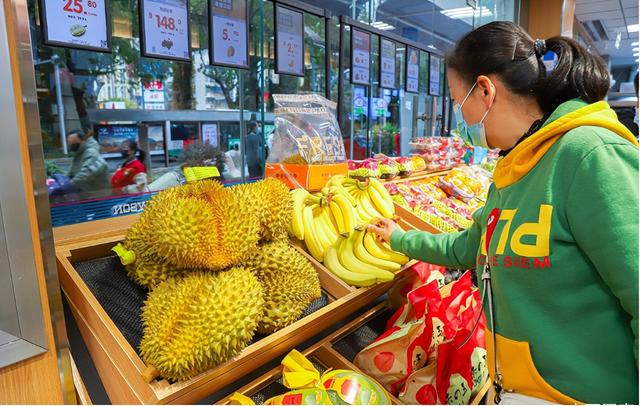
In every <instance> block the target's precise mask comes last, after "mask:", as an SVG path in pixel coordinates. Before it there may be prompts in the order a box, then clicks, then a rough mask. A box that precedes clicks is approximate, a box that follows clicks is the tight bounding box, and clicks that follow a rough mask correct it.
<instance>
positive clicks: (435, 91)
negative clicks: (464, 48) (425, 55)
mask: <svg viewBox="0 0 640 406" xmlns="http://www.w3.org/2000/svg"><path fill="white" fill-rule="evenodd" d="M441 63H442V59H441V58H440V57H438V56H435V55H433V54H429V95H430V96H440V95H441V92H440V65H441Z"/></svg>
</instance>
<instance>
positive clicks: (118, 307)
mask: <svg viewBox="0 0 640 406" xmlns="http://www.w3.org/2000/svg"><path fill="white" fill-rule="evenodd" d="M73 265H74V267H75V269H76V272H78V275H80V277H81V278H82V280H83V281H84V283H85V284H86V285H87V287H88V288H89V290H91V293H93V295H94V296H95V297H96V299H97V300H98V302H99V303H100V305H101V306H102V307H103V308H104V310H105V311H106V312H107V314H108V315H109V317H110V318H111V320H112V321H113V322H114V324H115V325H116V327H117V328H118V330H120V332H122V335H123V336H124V337H125V338H126V340H127V341H128V342H129V344H130V345H131V347H133V348H134V349H135V350H136V351H138V348H139V345H140V341H141V340H142V335H143V325H142V319H141V310H142V306H143V305H144V301H145V300H146V298H147V294H148V292H147V290H146V289H144V288H143V287H141V286H139V285H137V284H136V283H134V282H133V281H132V280H131V279H129V277H128V276H127V272H126V271H125V269H124V266H122V264H121V263H120V260H119V258H118V256H117V255H110V256H107V257H103V258H97V259H90V260H87V261H79V262H75V263H74V264H73ZM328 303H329V297H328V296H327V295H326V294H325V293H324V292H322V295H321V296H320V298H318V299H316V300H314V301H313V302H312V303H311V304H310V305H309V307H307V309H306V310H305V311H304V313H303V314H302V316H301V317H306V316H308V315H310V314H312V313H314V312H316V311H318V310H320V309H321V308H323V307H324V306H326V305H327V304H328ZM265 337H266V336H264V335H259V334H256V336H255V337H254V338H253V340H252V341H251V343H255V342H257V341H259V340H261V339H262V338H265Z"/></svg>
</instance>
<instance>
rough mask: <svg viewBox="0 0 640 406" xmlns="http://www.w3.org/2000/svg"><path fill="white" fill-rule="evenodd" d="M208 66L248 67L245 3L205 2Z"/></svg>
mask: <svg viewBox="0 0 640 406" xmlns="http://www.w3.org/2000/svg"><path fill="white" fill-rule="evenodd" d="M209 11H210V12H209V16H210V18H211V23H210V24H209V29H210V33H209V44H210V45H209V47H210V49H209V54H210V63H211V64H212V65H220V66H228V67H232V68H248V67H249V43H248V38H249V35H248V25H247V0H209Z"/></svg>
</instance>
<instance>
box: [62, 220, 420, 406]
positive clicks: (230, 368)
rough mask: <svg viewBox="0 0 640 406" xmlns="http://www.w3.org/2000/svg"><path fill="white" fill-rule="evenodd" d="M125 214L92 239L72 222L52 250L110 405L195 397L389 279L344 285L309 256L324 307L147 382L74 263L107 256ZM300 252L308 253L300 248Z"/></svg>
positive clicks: (361, 302)
mask: <svg viewBox="0 0 640 406" xmlns="http://www.w3.org/2000/svg"><path fill="white" fill-rule="evenodd" d="M129 217H130V218H127V219H126V220H123V219H122V218H119V219H117V221H113V222H110V221H108V220H107V221H103V222H101V226H102V227H101V229H100V230H101V231H100V232H99V233H97V234H96V235H95V237H94V238H91V236H90V235H89V233H88V232H86V231H85V232H79V233H76V232H75V231H74V230H73V227H69V228H66V229H65V230H59V231H58V233H57V235H56V237H57V238H58V241H60V242H61V243H60V245H59V246H58V247H57V250H56V258H57V264H58V273H59V277H60V281H61V285H62V290H63V293H64V295H65V296H66V298H67V301H68V303H69V307H70V309H71V312H72V313H73V316H74V318H75V320H76V322H77V324H78V327H79V329H80V333H81V334H82V337H83V339H84V341H85V343H86V345H87V348H88V350H89V353H90V355H91V357H92V359H93V361H94V364H95V366H96V369H97V371H98V374H99V375H100V378H101V380H102V383H103V385H104V387H105V390H106V392H107V394H108V395H109V398H110V400H111V402H113V403H114V404H115V403H127V404H142V403H145V404H147V403H175V404H185V403H194V402H197V401H199V400H201V399H203V398H204V397H206V396H208V395H210V394H212V393H214V392H216V391H218V390H220V389H222V388H224V387H225V386H227V385H229V384H231V383H233V382H235V381H236V380H238V379H239V378H241V377H242V376H244V375H247V374H248V373H250V372H252V371H253V370H255V369H256V368H258V367H260V366H262V365H264V364H265V363H267V362H269V361H271V360H273V359H275V358H276V357H278V356H280V355H282V354H284V353H287V352H288V351H290V350H291V349H292V348H294V347H295V346H297V345H299V344H301V343H303V342H304V341H306V340H308V339H310V338H311V337H313V336H315V335H316V334H318V333H320V332H322V331H323V330H324V329H325V328H327V327H328V326H330V325H332V324H334V323H336V322H338V321H340V320H343V319H345V318H347V317H348V316H349V315H351V314H353V313H354V312H356V311H357V310H358V309H360V308H362V307H364V306H366V305H367V304H368V303H371V302H372V301H373V300H375V299H376V298H378V297H380V296H381V295H382V294H384V293H385V292H386V291H388V290H389V289H390V288H391V286H392V284H393V282H388V283H384V284H377V285H373V286H371V287H368V288H355V287H352V286H349V285H347V284H345V283H344V282H343V281H342V280H340V279H338V278H337V277H336V276H334V275H333V274H332V273H331V272H330V271H329V270H327V269H326V268H325V267H324V266H323V265H322V264H320V263H319V262H317V261H315V260H313V261H311V262H312V264H313V266H314V267H315V269H316V270H317V272H318V276H319V279H320V283H321V286H322V289H323V291H324V292H325V293H326V294H327V295H328V296H329V297H330V298H329V303H328V304H327V305H326V306H324V307H322V308H321V309H319V310H317V311H316V312H314V313H312V314H310V315H309V316H307V317H304V318H302V319H301V320H299V321H297V322H296V323H294V324H292V325H290V326H288V327H286V328H284V329H282V330H280V331H277V332H275V333H273V334H271V335H269V336H268V337H266V338H264V339H261V340H259V341H257V342H255V343H253V344H251V345H250V346H248V347H247V348H245V350H244V351H242V352H241V353H240V354H239V355H237V356H236V357H234V358H232V359H230V360H229V361H227V362H225V363H224V364H221V365H219V366H218V367H216V368H214V369H211V370H209V371H207V372H204V373H202V374H200V375H198V376H196V377H194V378H193V379H190V380H188V381H184V382H177V383H170V382H168V381H166V380H159V381H154V382H152V383H147V382H145V380H144V379H143V377H142V373H143V371H144V370H145V368H146V366H145V364H144V362H143V360H142V359H141V358H140V357H139V356H138V354H137V352H136V350H135V349H134V348H132V347H131V345H130V344H129V342H128V341H127V340H126V339H125V337H124V336H123V334H122V333H121V332H120V330H118V328H117V327H116V325H115V323H114V322H113V321H112V320H111V319H110V318H109V316H108V314H107V312H106V311H105V310H104V309H103V307H102V306H101V305H100V303H99V302H98V300H97V299H96V297H95V296H94V295H93V293H92V292H91V290H90V289H89V288H88V286H87V285H86V284H85V282H84V281H83V279H82V278H81V276H80V275H79V274H78V273H77V272H76V270H75V268H74V266H73V263H75V262H77V261H83V260H89V259H96V258H102V257H105V256H107V255H110V254H111V252H110V250H111V248H112V247H113V246H114V245H116V244H117V243H118V242H120V241H122V240H123V238H124V236H125V234H126V229H127V228H128V226H129V225H130V224H132V223H133V222H134V221H135V218H134V216H129ZM83 226H84V225H83ZM80 231H83V230H82V229H81V230H80ZM298 249H300V248H299V247H298ZM301 252H303V254H305V255H306V256H307V257H310V256H309V255H308V254H306V252H304V251H303V250H301ZM413 263H414V262H410V263H409V264H407V265H406V266H405V267H404V269H403V270H401V271H400V272H398V273H397V274H396V279H399V278H401V277H402V276H403V275H404V274H405V272H406V269H407V268H408V267H409V266H411V265H412V264H413Z"/></svg>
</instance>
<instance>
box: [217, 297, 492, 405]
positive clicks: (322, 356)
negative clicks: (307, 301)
mask: <svg viewBox="0 0 640 406" xmlns="http://www.w3.org/2000/svg"><path fill="white" fill-rule="evenodd" d="M385 311H389V307H388V304H387V303H381V304H379V305H377V306H375V307H373V308H372V309H370V310H368V311H366V312H365V313H363V314H362V315H360V316H359V317H357V318H355V319H354V320H352V321H351V322H349V323H348V324H346V325H345V326H343V327H342V328H340V329H338V330H336V331H335V332H334V333H332V334H331V335H329V336H328V337H326V338H324V339H323V340H321V341H319V342H318V343H316V344H314V345H312V346H311V347H309V348H307V349H306V350H305V351H302V353H303V354H304V355H305V356H306V357H307V359H309V360H310V361H312V362H317V363H320V364H321V365H323V366H324V367H326V368H327V369H329V368H331V369H350V370H353V371H356V372H360V373H363V372H362V371H361V370H360V369H359V368H358V367H357V366H355V364H353V362H352V360H349V359H347V358H345V357H344V356H343V355H342V354H340V353H339V352H338V351H337V350H336V349H335V348H334V347H335V346H336V344H337V343H338V342H339V341H340V340H342V339H343V338H345V337H346V336H348V335H349V334H351V333H353V332H355V331H356V330H357V329H359V328H360V327H362V326H364V325H367V324H368V323H370V322H371V321H372V320H373V319H374V318H376V317H382V316H383V314H382V313H383V312H385ZM385 320H386V318H385ZM282 369H283V367H282V366H278V367H276V368H274V369H272V370H271V371H269V372H267V373H266V374H264V375H262V376H260V377H259V378H257V379H255V380H254V381H252V382H250V383H249V384H247V385H245V386H243V387H242V388H240V389H239V390H238V391H237V392H238V393H240V394H242V395H245V396H247V397H252V396H254V395H255V394H256V393H258V392H260V391H261V390H263V389H264V388H266V387H267V386H269V385H270V384H272V383H273V382H276V381H277V380H278V379H279V378H280V377H281V376H282ZM490 387H491V381H490V380H487V382H486V383H485V384H484V386H483V387H482V389H481V390H480V392H478V394H477V395H476V396H475V397H474V398H473V399H472V400H471V403H470V404H472V405H477V404H480V402H481V401H482V399H483V398H484V396H485V394H487V392H488V390H489V388H490ZM231 396H232V394H229V395H228V396H227V397H226V398H224V399H223V400H221V401H220V402H216V404H222V405H228V404H230V403H231V399H230V398H231ZM391 401H392V402H393V404H396V405H401V404H403V403H402V402H401V401H400V400H399V399H397V398H396V397H394V396H391Z"/></svg>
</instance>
